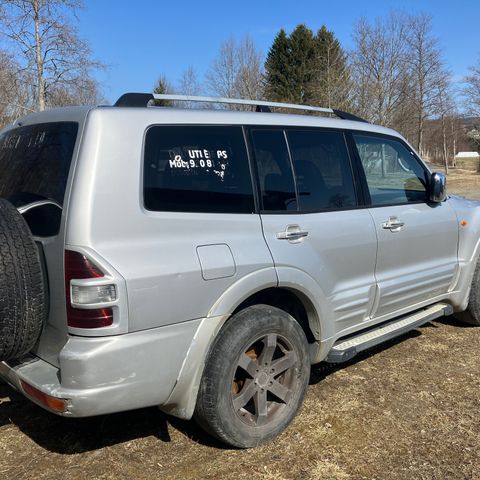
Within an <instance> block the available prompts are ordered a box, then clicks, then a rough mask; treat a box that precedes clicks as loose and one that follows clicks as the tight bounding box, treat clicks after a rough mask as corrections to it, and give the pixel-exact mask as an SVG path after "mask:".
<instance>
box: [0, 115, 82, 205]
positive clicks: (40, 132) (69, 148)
mask: <svg viewBox="0 0 480 480" xmlns="http://www.w3.org/2000/svg"><path fill="white" fill-rule="evenodd" d="M77 130H78V124H77V123H74V122H55V123H43V124H37V125H28V126H25V127H19V128H15V129H13V130H9V131H7V132H5V133H4V134H3V135H1V136H0V197H6V198H8V199H9V200H11V201H12V202H13V203H14V204H15V205H16V206H20V205H22V204H27V203H30V202H33V201H35V200H39V199H45V198H49V199H52V200H56V201H57V202H58V203H60V204H63V197H64V196H65V188H66V186H67V178H68V172H69V171H70V164H71V162H72V155H73V149H74V146H75V140H76V138H77Z"/></svg>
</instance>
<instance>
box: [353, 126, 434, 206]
mask: <svg viewBox="0 0 480 480" xmlns="http://www.w3.org/2000/svg"><path fill="white" fill-rule="evenodd" d="M353 137H354V139H355V143H356V145H357V149H358V153H359V155H360V159H361V161H362V165H363V168H364V170H365V175H366V177H367V184H368V190H369V192H370V197H371V200H372V205H389V204H403V203H409V202H418V201H425V200H426V198H427V189H426V185H427V174H426V171H425V170H424V169H423V167H422V166H421V165H420V163H419V162H418V160H417V159H416V158H415V156H414V154H413V152H412V151H410V150H409V149H408V148H406V147H405V145H403V143H401V142H399V141H397V140H394V139H387V138H383V137H374V136H369V135H354V136H353Z"/></svg>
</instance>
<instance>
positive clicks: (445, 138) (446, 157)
mask: <svg viewBox="0 0 480 480" xmlns="http://www.w3.org/2000/svg"><path fill="white" fill-rule="evenodd" d="M442 140H443V161H444V163H445V175H448V151H447V133H446V128H445V116H444V115H442Z"/></svg>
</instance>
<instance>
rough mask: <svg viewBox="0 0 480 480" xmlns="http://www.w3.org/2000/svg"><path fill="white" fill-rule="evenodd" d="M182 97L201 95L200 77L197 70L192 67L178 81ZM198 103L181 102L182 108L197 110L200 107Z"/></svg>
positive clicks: (178, 89)
mask: <svg viewBox="0 0 480 480" xmlns="http://www.w3.org/2000/svg"><path fill="white" fill-rule="evenodd" d="M176 90H177V91H178V93H179V94H181V95H190V96H195V95H200V92H201V85H200V82H199V81H198V76H197V72H196V70H195V68H194V67H193V66H192V65H190V66H189V67H188V68H187V69H186V70H185V71H184V72H183V73H182V75H181V76H180V79H179V81H178V87H177V89H176ZM198 106H199V105H198V103H197V102H181V103H180V107H185V108H196V107H198Z"/></svg>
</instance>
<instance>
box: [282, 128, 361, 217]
mask: <svg viewBox="0 0 480 480" xmlns="http://www.w3.org/2000/svg"><path fill="white" fill-rule="evenodd" d="M288 143H289V146H290V152H291V155H292V161H293V168H294V170H295V178H296V181H297V190H298V198H299V202H300V210H302V211H304V212H305V211H306V212H308V211H317V210H330V209H337V208H348V207H353V206H355V205H356V198H355V188H354V184H353V176H352V170H351V166H350V159H349V156H348V151H347V147H346V145H345V139H344V137H343V134H342V133H339V132H325V131H319V130H297V131H289V132H288Z"/></svg>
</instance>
